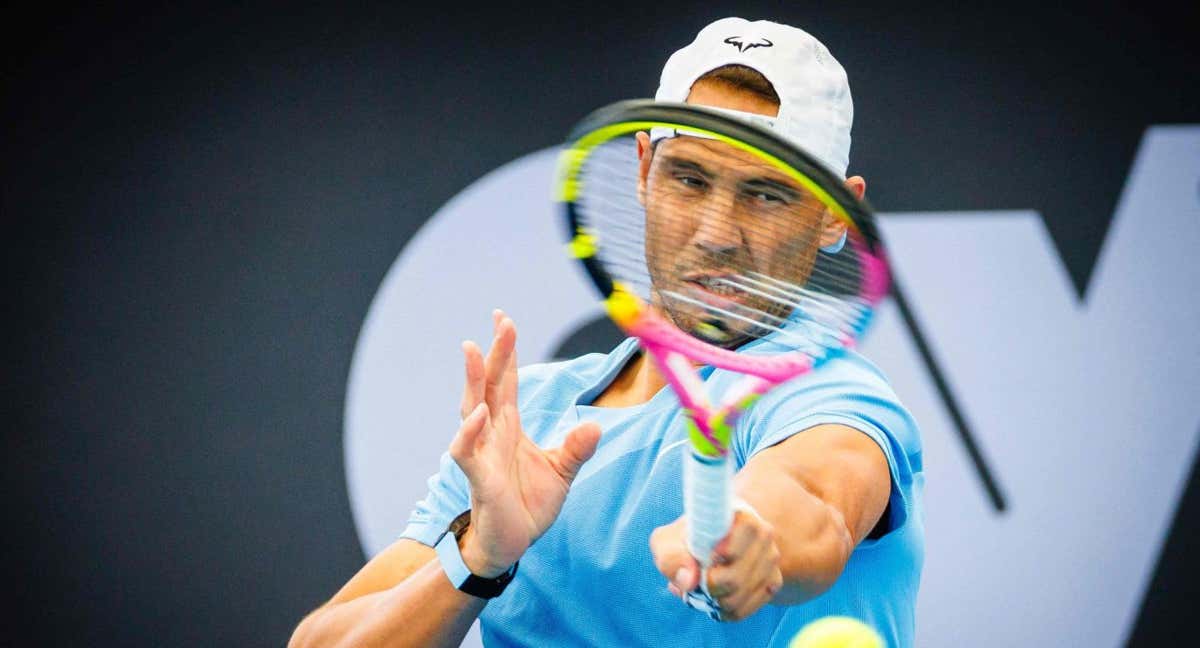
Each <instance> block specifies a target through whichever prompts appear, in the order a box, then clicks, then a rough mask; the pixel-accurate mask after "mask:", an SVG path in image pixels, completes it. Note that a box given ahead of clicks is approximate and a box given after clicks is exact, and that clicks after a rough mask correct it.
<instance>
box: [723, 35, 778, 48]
mask: <svg viewBox="0 0 1200 648" xmlns="http://www.w3.org/2000/svg"><path fill="white" fill-rule="evenodd" d="M725 42H726V43H729V44H730V45H733V46H734V47H736V48H737V49H738V51H739V52H745V51H746V50H750V49H754V48H755V47H772V46H774V45H775V43H772V42H771V41H769V40H767V39H765V38H760V39H758V40H757V41H755V42H753V43H747V42H746V41H744V40H742V37H741V36H730V37H729V38H726V39H725Z"/></svg>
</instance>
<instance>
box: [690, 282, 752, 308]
mask: <svg viewBox="0 0 1200 648" xmlns="http://www.w3.org/2000/svg"><path fill="white" fill-rule="evenodd" d="M683 281H684V282H686V283H688V284H690V286H691V287H692V290H689V291H688V292H690V293H692V294H691V296H692V297H693V298H695V299H699V300H701V301H703V302H704V303H705V304H708V305H710V306H713V307H714V308H723V309H726V310H728V309H730V308H731V307H734V306H735V305H737V304H741V303H742V302H743V301H745V299H746V296H747V295H746V293H745V292H744V291H742V290H740V289H738V288H737V287H735V284H734V282H733V280H732V277H731V276H730V275H727V274H710V273H692V274H689V275H685V276H684V277H683Z"/></svg>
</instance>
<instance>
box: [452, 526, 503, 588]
mask: <svg viewBox="0 0 1200 648" xmlns="http://www.w3.org/2000/svg"><path fill="white" fill-rule="evenodd" d="M478 547H479V543H478V541H477V538H476V536H475V528H474V527H471V526H468V527H467V530H466V532H464V533H463V534H462V535H461V536H460V537H459V538H458V551H459V553H460V554H462V559H463V563H465V564H466V566H467V569H469V570H471V573H472V574H475V575H476V576H479V577H480V578H497V577H499V576H500V575H501V574H504V573H507V572H508V570H510V569H512V565H499V566H497V565H494V564H492V563H491V562H490V561H489V560H487V559H486V558H484V557H483V555H482V552H480V551H479V549H478Z"/></svg>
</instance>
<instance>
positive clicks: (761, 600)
mask: <svg viewBox="0 0 1200 648" xmlns="http://www.w3.org/2000/svg"><path fill="white" fill-rule="evenodd" d="M781 587H783V576H782V574H781V573H780V572H779V570H778V569H776V570H774V574H773V575H772V576H770V577H769V578H767V580H766V581H765V582H760V583H758V584H756V585H754V586H753V587H748V588H746V589H745V590H744V591H742V592H739V593H738V594H735V595H732V596H729V597H726V598H725V599H722V600H721V601H720V605H721V619H722V620H723V621H740V620H742V619H745V618H746V617H748V616H750V615H752V614H754V613H755V612H757V611H758V610H759V608H761V607H762V606H764V605H766V604H767V603H770V602H771V599H772V598H774V597H775V594H777V593H778V592H779V589H780V588H781Z"/></svg>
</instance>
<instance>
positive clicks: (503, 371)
mask: <svg viewBox="0 0 1200 648" xmlns="http://www.w3.org/2000/svg"><path fill="white" fill-rule="evenodd" d="M656 96H657V98H658V99H660V100H668V101H687V102H689V103H694V104H699V105H705V106H711V107H716V108H722V109H726V110H731V111H736V112H735V113H733V114H735V115H741V116H744V117H745V118H746V119H748V120H751V121H756V122H760V123H765V124H766V125H767V126H768V127H770V128H773V129H774V130H775V131H776V132H777V133H778V134H780V135H781V136H782V137H784V138H786V139H788V140H790V141H792V142H793V143H795V144H796V145H797V146H799V147H801V148H803V149H804V150H806V151H808V152H810V153H812V154H813V155H815V156H816V157H817V158H819V159H820V160H821V161H822V162H824V163H825V164H826V165H827V166H828V167H829V168H830V169H832V170H834V171H835V172H836V173H839V174H841V176H842V177H845V172H846V168H847V164H848V157H849V147H850V125H851V121H852V104H851V99H850V91H849V87H848V84H847V80H846V74H845V72H844V71H843V69H842V67H841V65H840V64H839V63H838V62H837V61H836V60H835V59H834V58H833V56H832V55H830V53H829V51H828V50H827V49H826V48H825V46H824V45H822V44H821V43H820V42H818V41H817V40H816V39H815V38H813V37H812V36H811V35H809V34H808V33H806V32H804V31H802V30H800V29H796V28H794V27H789V26H786V25H781V24H776V23H771V22H762V21H760V22H747V21H745V20H742V19H738V18H727V19H723V20H719V21H717V22H715V23H712V24H711V25H709V26H707V27H705V28H704V29H703V30H702V31H701V32H700V33H699V34H698V35H697V37H696V39H695V41H694V42H692V43H691V44H689V45H687V46H686V47H684V48H683V49H681V50H679V51H678V52H676V53H675V54H674V55H673V56H672V57H671V58H670V59H669V60H668V61H667V64H666V67H665V68H664V70H663V73H662V78H661V83H660V86H659V89H658V92H657V95H656ZM660 145H661V141H657V142H656V141H652V140H651V137H650V134H648V133H647V134H642V135H639V137H638V156H639V159H640V161H641V167H640V168H641V174H642V183H643V187H642V190H643V191H645V183H646V180H647V177H649V176H650V175H651V174H652V173H654V170H653V169H654V163H655V158H654V156H655V152H656V149H658V148H661V146H660ZM846 186H847V187H848V188H849V189H850V190H851V191H852V192H854V193H855V194H856V195H858V196H860V197H861V196H862V195H863V192H864V191H865V188H866V183H865V181H864V180H863V179H862V178H861V177H860V176H851V177H848V178H846ZM647 214H648V216H647V217H648V219H650V220H653V219H654V210H652V209H647ZM650 225H654V223H649V224H648V226H650ZM696 236H697V239H695V240H686V238H687V237H685V240H686V242H684V243H682V244H681V245H682V246H683V248H684V249H682V250H680V254H688V253H689V249H688V246H690V245H696V246H701V247H703V246H705V245H713V244H715V243H714V241H711V240H700V239H702V238H703V236H702V235H700V234H697V235H696ZM721 244H722V245H727V246H728V245H737V242H736V241H724V242H723V243H721ZM820 245H822V246H827V245H836V241H833V242H830V241H822V242H820ZM493 324H494V330H495V336H494V338H493V339H492V341H491V344H490V348H489V349H488V351H487V353H486V355H485V354H484V353H483V351H482V350H481V349H480V348H479V347H478V346H476V345H475V344H474V343H470V342H468V343H464V345H463V352H464V355H465V366H466V370H465V373H466V380H465V383H466V385H465V388H464V391H463V396H462V406H461V415H462V418H463V422H462V425H461V427H460V429H459V430H458V434H457V436H456V437H455V438H454V440H453V442H452V443H451V444H450V448H449V452H448V453H447V454H446V455H444V456H443V458H442V461H441V466H440V469H439V470H438V472H437V473H436V474H435V475H434V476H433V477H431V478H430V480H429V487H430V490H429V493H428V495H427V496H426V497H425V499H424V500H422V501H420V502H418V503H417V505H416V508H415V509H414V510H413V512H412V514H411V517H410V518H409V524H408V526H407V528H405V529H404V531H403V532H402V533H401V535H400V538H399V539H398V540H397V541H396V542H395V543H394V544H393V545H391V546H390V547H389V548H387V549H386V550H384V551H383V552H381V553H380V554H379V555H377V556H375V557H374V558H373V559H372V560H371V561H370V562H369V563H368V564H367V565H366V566H365V567H363V569H362V570H361V571H360V572H359V573H358V574H356V575H355V576H354V577H353V578H351V579H350V581H349V582H348V583H346V585H345V586H344V587H343V588H342V589H341V590H340V591H339V592H337V593H336V594H335V595H334V597H333V598H332V599H331V600H330V601H329V602H327V603H326V604H325V605H323V606H322V607H320V608H319V609H317V610H316V611H314V612H313V613H312V614H310V615H309V616H308V617H307V618H305V619H304V620H303V621H302V622H301V623H300V625H299V627H297V629H296V631H295V633H294V635H293V637H292V641H291V645H292V646H457V645H458V644H459V643H460V642H461V641H462V638H463V636H464V635H465V634H466V632H467V630H468V629H469V627H470V625H471V623H472V622H473V621H474V620H475V619H476V618H478V619H480V620H481V622H482V632H483V638H484V643H485V644H487V645H488V646H654V647H656V648H661V647H662V646H779V647H783V646H786V645H787V642H788V641H789V639H790V638H791V637H792V636H793V635H795V634H796V632H797V631H798V630H799V629H800V628H801V627H802V626H804V625H805V624H807V623H808V622H809V621H812V620H814V619H817V618H820V617H823V616H827V615H832V614H840V615H849V616H853V617H857V618H859V619H862V620H863V621H865V622H866V623H868V624H869V625H871V626H873V627H874V628H876V629H877V630H878V631H879V632H880V633H881V634H882V635H883V636H884V638H885V639H886V640H887V643H888V645H889V646H911V645H912V644H913V637H914V606H915V602H916V595H917V588H918V584H919V580H920V573H921V566H922V561H923V555H924V535H923V528H922V521H921V517H922V513H921V492H922V488H923V483H924V476H923V472H922V466H921V441H920V437H919V433H918V431H917V427H916V425H915V423H914V422H913V420H912V418H911V417H910V415H909V414H908V412H907V411H906V410H905V409H904V408H903V407H902V406H901V405H900V403H899V401H898V399H897V397H896V395H895V393H894V392H893V391H892V389H891V388H890V387H889V385H888V383H887V381H886V379H885V378H884V376H883V375H882V374H881V372H880V371H879V370H878V369H877V368H875V367H874V366H873V365H872V364H871V363H870V362H868V361H867V360H866V359H864V358H863V357H861V356H859V355H857V354H855V353H853V352H851V353H848V354H846V355H845V356H844V357H841V358H837V359H834V360H831V361H830V362H828V363H827V364H826V365H825V366H823V367H822V368H820V369H818V370H817V371H815V372H813V373H812V374H810V375H807V376H804V377H802V378H800V379H798V380H795V381H793V382H791V383H788V384H785V385H784V386H781V387H779V388H777V389H775V390H773V391H772V392H770V393H769V394H767V395H766V396H764V397H763V399H762V401H760V402H759V403H758V404H757V405H756V406H755V407H754V409H752V410H751V411H750V413H749V414H748V415H747V416H745V417H744V418H743V419H741V420H740V421H739V423H738V426H737V429H736V436H735V439H734V441H733V448H732V453H733V456H734V458H735V460H736V465H737V467H738V472H737V476H736V479H735V490H736V493H737V495H738V497H739V498H740V499H741V500H742V502H743V505H742V506H741V507H740V508H739V510H738V512H737V513H736V515H735V517H734V521H733V526H732V528H731V529H730V531H729V533H728V535H727V536H726V537H725V538H724V540H722V541H721V543H720V544H718V546H717V548H716V552H715V553H716V559H715V564H714V566H712V567H711V568H709V569H707V570H704V572H703V573H702V571H701V569H700V567H699V565H698V564H697V562H696V560H695V559H694V558H693V557H692V556H691V555H690V554H689V552H688V550H687V546H686V542H685V524H686V520H685V519H684V517H683V516H682V512H683V501H682V488H681V483H682V476H681V471H682V458H683V454H682V452H681V450H680V447H681V446H682V445H683V444H684V443H686V438H687V437H686V431H685V422H684V416H683V413H682V412H681V411H680V408H679V405H678V401H677V400H676V398H675V396H674V394H673V393H672V392H671V390H670V389H667V388H666V383H665V381H664V379H663V377H662V376H661V375H660V374H659V372H658V371H657V370H656V368H655V366H654V364H653V363H652V362H650V361H648V359H647V357H646V356H645V355H643V354H641V353H640V352H639V350H638V345H637V342H636V340H634V339H629V340H626V341H625V342H623V343H621V344H620V345H618V346H617V347H616V349H614V350H613V351H612V352H610V353H608V354H591V355H587V356H583V357H581V358H577V359H575V360H571V361H567V362H561V363H554V364H543V365H534V366H529V367H525V368H523V369H522V370H520V371H518V369H517V359H516V354H515V351H514V349H515V343H516V328H515V325H514V323H513V321H512V320H511V319H510V318H508V317H507V316H506V315H504V314H503V313H501V312H496V313H494V314H493ZM702 375H703V376H704V379H705V382H706V383H707V385H708V386H709V387H710V389H711V390H712V391H713V392H714V393H719V392H721V391H722V390H723V389H724V388H726V387H728V386H729V384H731V383H732V382H734V381H735V380H736V379H737V376H736V375H734V374H730V373H729V372H725V371H723V370H719V369H712V368H708V369H706V370H704V371H702ZM702 576H703V577H704V578H705V579H706V585H707V588H708V591H709V593H710V594H711V595H712V597H713V598H715V599H716V601H717V602H718V603H719V605H720V608H721V620H722V622H717V621H714V620H713V619H711V618H710V617H709V616H706V615H704V614H702V613H700V612H698V611H697V610H693V609H691V608H689V607H688V606H687V605H686V604H685V602H684V600H683V598H682V595H683V594H684V593H686V592H689V591H692V590H694V589H695V588H696V587H697V586H698V585H699V583H700V579H701V577H702Z"/></svg>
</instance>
